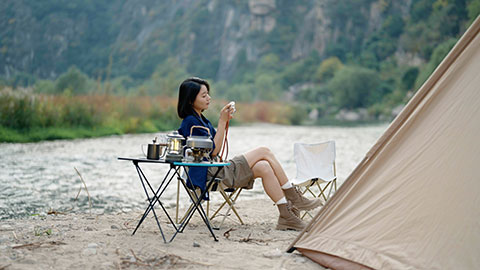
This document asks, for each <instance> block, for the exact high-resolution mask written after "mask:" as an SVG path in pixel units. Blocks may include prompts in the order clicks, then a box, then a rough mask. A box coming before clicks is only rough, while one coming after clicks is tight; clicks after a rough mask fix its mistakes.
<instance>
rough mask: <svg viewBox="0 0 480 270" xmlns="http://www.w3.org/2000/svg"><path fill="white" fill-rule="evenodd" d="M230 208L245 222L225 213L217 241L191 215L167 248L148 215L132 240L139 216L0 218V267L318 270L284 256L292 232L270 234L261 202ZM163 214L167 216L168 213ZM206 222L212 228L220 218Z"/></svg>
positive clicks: (271, 224) (273, 215) (268, 207)
mask: <svg viewBox="0 0 480 270" xmlns="http://www.w3.org/2000/svg"><path fill="white" fill-rule="evenodd" d="M236 207H237V208H238V210H239V211H240V213H241V215H242V218H243V220H244V222H245V225H241V224H239V223H238V221H236V219H234V216H229V217H228V218H227V219H226V220H225V223H224V224H223V226H222V227H221V228H220V229H219V230H215V231H214V232H215V235H216V236H217V238H218V242H215V241H214V240H213V237H212V236H211V235H210V232H209V231H208V230H207V227H206V226H205V225H204V223H203V221H202V220H201V218H200V216H199V215H198V214H195V215H194V216H193V218H192V220H191V221H190V223H189V224H188V226H187V228H186V229H185V231H184V232H183V233H181V234H178V235H177V237H176V238H175V239H174V240H173V242H171V243H168V244H165V243H164V242H163V239H162V236H161V234H160V231H159V229H158V227H157V224H156V223H155V220H154V218H153V215H151V214H150V215H149V217H148V218H147V219H146V221H145V222H144V223H143V224H142V225H141V227H140V229H139V230H138V231H137V232H136V234H135V235H133V236H132V232H133V230H134V228H135V226H136V224H137V221H138V220H139V218H140V216H141V214H142V213H143V211H134V212H129V213H121V214H104V215H94V214H89V213H82V214H73V213H67V214H57V215H46V216H43V217H41V216H40V217H39V216H37V217H31V218H28V219H11V220H3V221H1V223H0V270H3V269H5V270H13V269H323V268H322V267H321V266H320V265H318V264H316V263H314V262H312V261H311V260H309V259H308V258H306V257H304V256H302V255H301V254H300V253H298V252H294V253H286V252H285V250H286V249H287V247H288V246H289V244H290V243H291V242H292V241H293V240H294V239H295V237H296V236H297V234H298V232H294V231H278V230H275V225H276V222H277V213H278V212H277V210H276V207H275V206H274V205H273V204H272V203H271V202H270V201H269V200H268V199H267V198H266V197H265V198H264V199H255V200H245V201H242V200H239V201H238V202H237V205H236ZM183 210H184V209H183ZM158 211H159V210H157V213H159V212H158ZM181 211H182V209H181ZM169 212H170V213H171V214H172V216H173V217H174V216H175V214H174V212H175V211H174V209H169ZM164 216H165V215H162V217H161V224H162V228H164V230H165V231H166V234H167V237H168V236H170V235H171V234H172V232H173V228H172V227H171V226H168V225H167V222H166V221H167V220H166V218H165V217H164ZM213 221H214V224H215V222H216V225H218V224H219V222H220V221H221V218H218V219H217V218H216V219H214V220H213Z"/></svg>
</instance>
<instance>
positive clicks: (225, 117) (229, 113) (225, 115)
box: [220, 103, 234, 123]
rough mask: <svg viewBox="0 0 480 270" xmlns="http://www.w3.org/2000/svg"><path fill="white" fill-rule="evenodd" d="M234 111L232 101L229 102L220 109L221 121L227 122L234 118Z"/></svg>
mask: <svg viewBox="0 0 480 270" xmlns="http://www.w3.org/2000/svg"><path fill="white" fill-rule="evenodd" d="M233 113H234V110H233V108H232V105H231V103H228V104H227V105H225V106H224V107H223V108H222V110H221V111H220V122H225V123H226V122H227V121H229V120H230V119H232V118H233Z"/></svg>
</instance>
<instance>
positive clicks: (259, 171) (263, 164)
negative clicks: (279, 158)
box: [252, 160, 273, 177]
mask: <svg viewBox="0 0 480 270" xmlns="http://www.w3.org/2000/svg"><path fill="white" fill-rule="evenodd" d="M252 171H253V174H254V175H255V176H256V177H264V176H266V175H268V174H272V173H273V169H272V167H271V166H270V163H268V162H267V161H265V160H261V161H259V162H257V163H255V165H253V168H252Z"/></svg>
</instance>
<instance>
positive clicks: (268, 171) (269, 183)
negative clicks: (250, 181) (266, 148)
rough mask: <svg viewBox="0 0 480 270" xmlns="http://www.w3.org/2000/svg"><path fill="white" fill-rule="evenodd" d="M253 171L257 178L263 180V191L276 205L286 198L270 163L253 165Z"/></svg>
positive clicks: (259, 162) (261, 161)
mask: <svg viewBox="0 0 480 270" xmlns="http://www.w3.org/2000/svg"><path fill="white" fill-rule="evenodd" d="M252 171H253V176H254V177H255V178H257V177H260V178H262V184H263V189H264V190H265V193H267V195H268V197H270V199H271V200H272V201H273V202H274V203H276V202H278V201H279V200H280V199H281V198H283V197H285V194H283V191H282V187H281V186H280V184H279V183H278V180H277V177H276V175H275V173H274V171H273V169H272V167H271V166H270V163H268V162H267V161H265V160H260V161H258V162H257V163H255V165H253V167H252Z"/></svg>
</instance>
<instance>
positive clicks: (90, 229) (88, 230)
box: [85, 226, 95, 232]
mask: <svg viewBox="0 0 480 270" xmlns="http://www.w3.org/2000/svg"><path fill="white" fill-rule="evenodd" d="M94 230H95V228H93V227H90V226H87V227H86V228H85V231H87V232H91V231H94Z"/></svg>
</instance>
